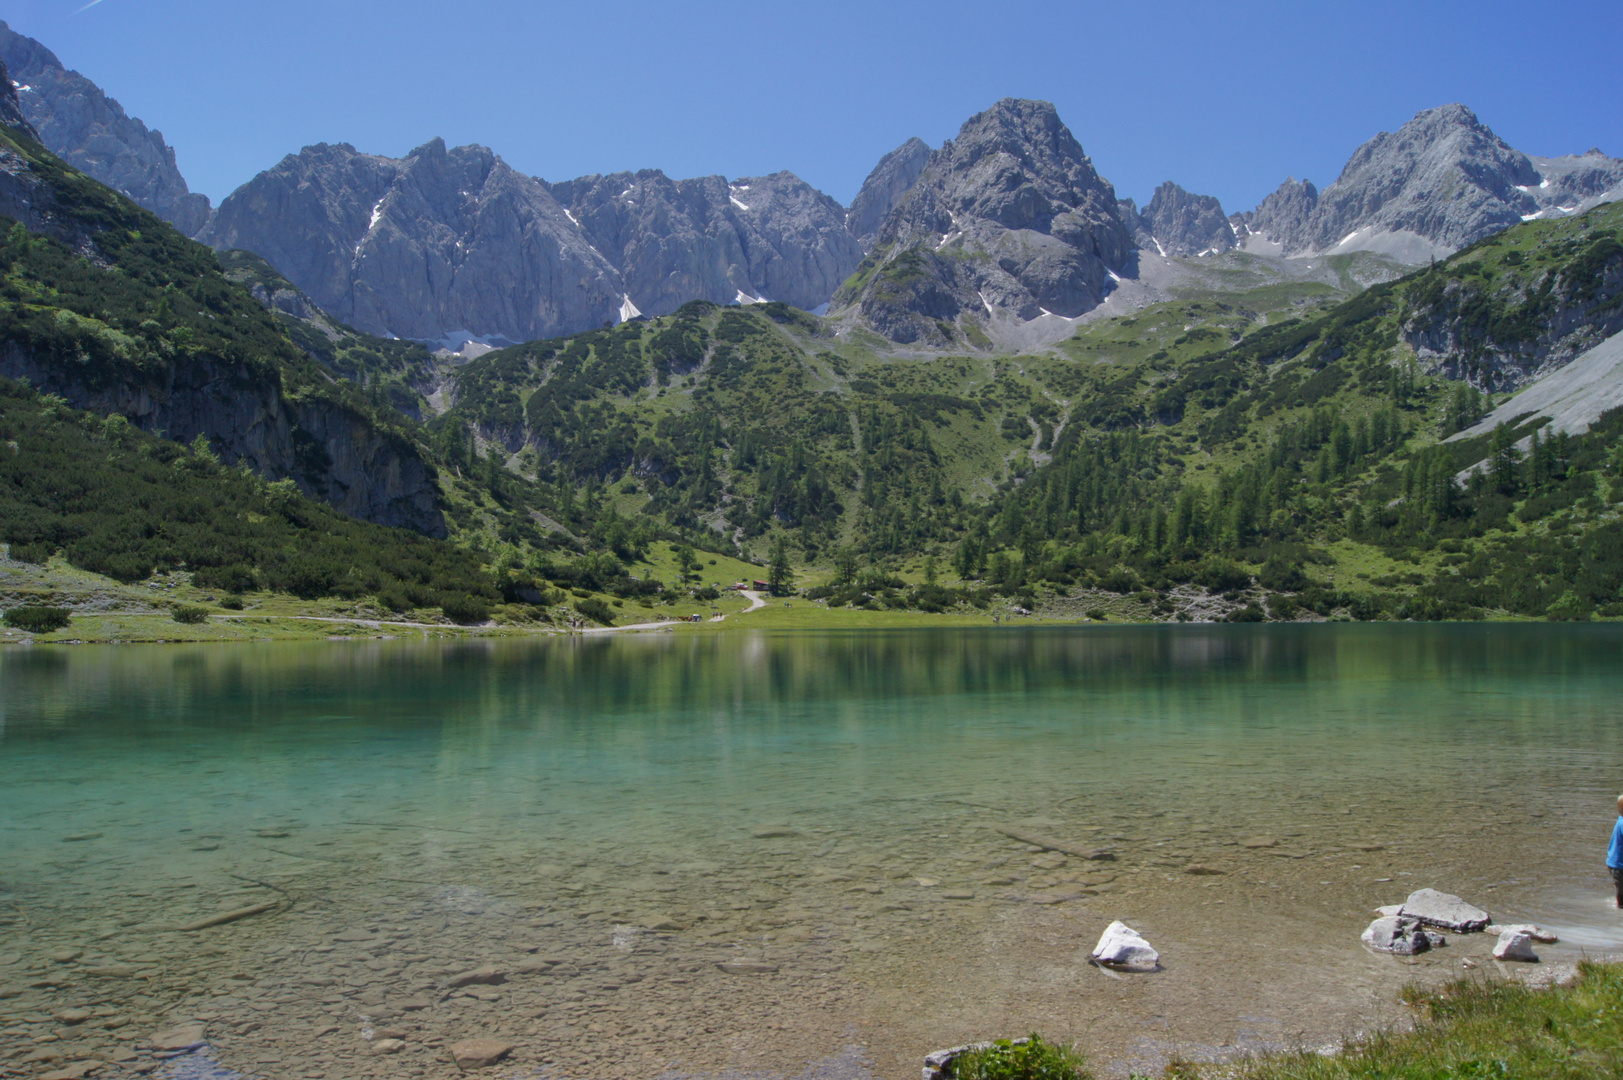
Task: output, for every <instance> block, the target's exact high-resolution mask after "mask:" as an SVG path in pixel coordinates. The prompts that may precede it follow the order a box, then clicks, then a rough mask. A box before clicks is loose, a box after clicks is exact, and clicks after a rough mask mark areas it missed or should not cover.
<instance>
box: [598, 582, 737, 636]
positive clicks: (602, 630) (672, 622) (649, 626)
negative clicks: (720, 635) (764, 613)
mask: <svg viewBox="0 0 1623 1080" xmlns="http://www.w3.org/2000/svg"><path fill="white" fill-rule="evenodd" d="M738 593H739V595H740V596H743V597H747V598H748V599H749V602H750V606H749V607H747V608H745V609H744V610H743V611H739V612H735V614H737V615H748V614H749V613H750V612H752V611H759V610H760V609H761V608H764V607H766V605H767V601H766V598H765V597H763V596H762V595H761V594H760V593H758V592H755V591H753V590H750V589H740V590H738ZM727 618H728V616H726V615H712V616H711V617H710V620H709V621H710V622H725V621H726V620H727ZM683 621H685V620H682V619H665V620H663V621H661V622H649V623H627V624H625V625H624V626H589V627H587V628H585V629H583V630H581V631H580V632H581V633H583V634H612V633H614V632H616V631H618V630H659V629H663V628H664V627H667V626H676V625H677V624H679V623H681V622H683Z"/></svg>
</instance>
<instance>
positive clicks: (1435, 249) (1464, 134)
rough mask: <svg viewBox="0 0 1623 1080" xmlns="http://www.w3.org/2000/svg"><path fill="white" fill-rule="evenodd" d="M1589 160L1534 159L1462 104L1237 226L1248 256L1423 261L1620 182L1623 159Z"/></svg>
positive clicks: (1576, 208) (1580, 202)
mask: <svg viewBox="0 0 1623 1080" xmlns="http://www.w3.org/2000/svg"><path fill="white" fill-rule="evenodd" d="M1586 157H1593V158H1594V159H1595V160H1586V159H1585V158H1548V159H1537V160H1535V159H1533V158H1530V157H1528V156H1527V155H1526V154H1524V153H1522V152H1521V151H1520V150H1517V149H1515V148H1514V147H1512V146H1510V145H1509V144H1508V143H1506V142H1505V141H1504V140H1503V139H1501V138H1500V137H1499V136H1498V135H1496V134H1494V132H1493V131H1492V130H1491V129H1490V128H1489V127H1488V126H1487V125H1486V124H1484V123H1482V121H1481V120H1479V119H1477V116H1476V114H1475V113H1473V112H1472V111H1471V110H1470V109H1467V108H1466V107H1465V106H1464V105H1443V106H1441V107H1439V108H1435V109H1426V110H1425V111H1423V112H1421V113H1419V114H1417V115H1416V116H1415V117H1414V119H1412V120H1410V121H1409V122H1408V123H1407V124H1404V125H1403V126H1402V127H1401V128H1399V129H1398V130H1397V131H1396V132H1385V131H1383V132H1381V133H1380V134H1379V135H1376V136H1375V137H1374V138H1373V139H1371V140H1369V141H1368V142H1366V143H1364V145H1362V146H1360V147H1359V148H1358V149H1357V150H1356V151H1354V152H1353V155H1352V157H1351V159H1350V160H1348V162H1347V165H1346V167H1345V168H1343V169H1342V170H1341V175H1340V176H1339V177H1337V178H1336V182H1335V183H1333V184H1331V185H1330V186H1329V187H1327V188H1325V189H1324V191H1323V192H1322V193H1320V192H1316V191H1315V190H1314V188H1313V186H1312V185H1311V184H1308V183H1306V182H1305V181H1304V182H1302V183H1300V184H1298V183H1297V182H1295V181H1291V180H1287V181H1286V182H1285V184H1284V185H1282V186H1281V187H1280V189H1279V191H1277V192H1275V193H1274V194H1273V195H1270V196H1269V197H1268V199H1266V200H1264V201H1263V204H1262V205H1261V206H1259V207H1258V208H1257V209H1256V210H1255V211H1254V212H1252V213H1251V214H1242V215H1237V225H1240V226H1244V231H1245V233H1246V234H1247V235H1246V247H1247V248H1248V249H1251V250H1261V251H1267V250H1277V251H1278V252H1280V253H1282V254H1284V255H1287V256H1294V255H1305V254H1322V253H1326V252H1337V251H1352V250H1373V251H1381V252H1385V253H1387V254H1390V255H1393V256H1395V257H1397V258H1399V259H1402V260H1404V261H1406V262H1412V263H1418V262H1424V261H1425V260H1426V259H1428V258H1431V257H1433V256H1442V255H1448V254H1451V253H1452V252H1455V251H1458V250H1459V249H1460V248H1462V247H1465V246H1466V245H1468V244H1472V243H1475V242H1476V241H1477V240H1480V239H1482V238H1483V237H1484V236H1488V235H1490V234H1492V233H1495V232H1498V231H1500V230H1501V229H1505V228H1508V227H1509V226H1511V225H1515V224H1517V223H1518V222H1521V221H1528V220H1532V219H1534V218H1539V217H1560V216H1564V215H1566V214H1571V213H1578V212H1580V211H1581V210H1584V209H1588V207H1589V206H1592V205H1594V204H1595V202H1598V201H1601V200H1600V198H1599V196H1600V195H1601V194H1602V193H1603V192H1605V191H1606V190H1607V189H1608V188H1615V187H1616V185H1618V184H1620V183H1623V162H1620V161H1615V160H1613V159H1611V158H1607V157H1605V156H1604V155H1601V154H1600V153H1599V152H1598V151H1595V152H1593V153H1592V155H1588V156H1586Z"/></svg>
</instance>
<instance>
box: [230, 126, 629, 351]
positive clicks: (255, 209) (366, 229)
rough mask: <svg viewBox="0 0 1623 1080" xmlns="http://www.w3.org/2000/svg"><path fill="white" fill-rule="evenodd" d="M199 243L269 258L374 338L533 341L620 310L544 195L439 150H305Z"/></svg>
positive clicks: (613, 286)
mask: <svg viewBox="0 0 1623 1080" xmlns="http://www.w3.org/2000/svg"><path fill="white" fill-rule="evenodd" d="M199 239H201V240H203V241H204V242H205V243H208V244H211V245H213V246H214V247H215V248H216V249H221V250H223V249H226V248H243V249H245V250H248V251H252V252H255V253H256V254H259V255H261V256H263V257H264V258H266V259H268V260H269V261H270V262H271V264H272V265H274V266H275V267H276V268H277V269H278V270H280V271H281V272H282V273H283V274H285V275H286V276H287V278H288V280H290V281H292V282H293V283H294V284H295V285H297V286H298V287H299V288H301V289H303V290H305V291H306V292H308V293H309V294H310V295H311V296H312V297H313V298H314V299H315V301H316V303H318V304H319V305H321V307H322V308H323V309H325V310H326V311H328V312H330V313H331V314H332V315H334V316H335V317H337V318H338V319H340V320H342V321H343V322H346V323H349V324H351V325H353V326H356V327H358V328H360V329H362V330H366V331H368V332H370V333H374V334H381V335H393V336H396V337H409V338H420V339H425V340H427V339H434V338H438V337H439V336H441V335H443V334H446V333H449V332H452V331H457V330H465V331H470V332H472V333H474V334H479V335H492V336H499V337H503V338H506V339H507V340H508V341H526V340H530V339H532V338H540V337H551V336H554V335H557V334H563V333H567V332H569V331H571V330H579V329H582V328H585V327H591V326H599V325H601V324H603V323H604V322H612V321H614V320H615V319H616V318H618V316H619V311H620V307H621V304H622V300H623V292H624V290H623V289H622V288H621V287H620V278H619V274H618V273H617V272H616V270H615V268H614V267H613V266H612V265H611V264H610V263H609V262H608V260H606V259H605V258H603V256H602V255H601V254H600V253H599V252H597V251H596V250H594V249H593V248H592V246H591V244H590V243H588V242H587V240H586V239H585V237H583V236H582V235H581V233H580V229H579V228H578V227H577V226H576V225H575V224H574V223H573V222H572V221H570V219H569V216H568V215H567V214H566V213H565V212H564V209H563V207H561V206H559V205H558V202H557V200H556V199H554V198H553V197H552V195H551V193H550V192H549V191H548V190H547V188H546V185H544V184H542V183H540V182H539V181H537V180H534V179H532V178H530V177H527V176H524V175H523V174H521V173H518V172H515V171H514V170H513V169H511V168H509V167H508V166H507V164H506V163H505V162H504V161H502V160H501V159H500V158H499V157H497V156H496V155H495V154H493V153H491V152H490V151H489V150H487V149H485V148H484V147H481V146H463V147H457V148H456V149H454V150H450V149H447V148H446V146H445V143H444V142H443V141H441V140H439V139H435V140H433V141H431V142H429V143H426V144H424V145H423V146H421V147H418V148H417V149H416V150H414V151H412V152H411V153H410V154H409V155H407V156H406V157H405V158H402V159H393V158H386V157H379V156H377V155H372V154H362V153H359V152H357V151H356V150H355V148H354V147H352V146H348V145H343V144H340V145H337V146H328V145H326V144H321V145H318V146H311V147H306V148H305V149H304V150H303V151H301V152H300V153H298V154H295V155H290V156H288V157H286V158H284V159H283V160H282V162H281V163H280V164H279V165H277V166H276V167H275V168H274V169H271V170H269V171H267V172H264V173H261V174H260V175H259V176H257V177H255V178H254V179H253V180H251V181H249V182H248V183H247V184H245V185H243V186H242V187H241V188H238V189H237V190H236V191H235V192H233V193H232V194H231V195H230V196H229V197H228V198H227V199H226V200H225V201H224V202H222V203H221V204H220V209H219V211H218V212H217V213H216V214H215V216H214V218H213V219H212V220H211V221H210V222H209V225H208V227H207V228H206V229H204V230H203V232H202V234H201V235H200V236H199Z"/></svg>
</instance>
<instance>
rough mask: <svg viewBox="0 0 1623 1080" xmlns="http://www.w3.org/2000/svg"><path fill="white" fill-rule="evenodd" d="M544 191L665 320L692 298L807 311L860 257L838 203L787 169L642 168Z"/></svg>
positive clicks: (644, 310) (630, 292)
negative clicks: (688, 171) (732, 175)
mask: <svg viewBox="0 0 1623 1080" xmlns="http://www.w3.org/2000/svg"><path fill="white" fill-rule="evenodd" d="M550 190H551V191H552V194H553V195H554V196H555V197H556V198H557V199H558V200H559V202H561V203H562V204H563V205H564V207H565V208H566V209H567V210H568V211H569V214H570V217H571V220H573V221H575V222H578V224H579V226H580V228H581V231H582V232H583V233H584V234H585V236H586V238H587V239H588V240H589V241H590V242H591V244H592V245H593V247H594V248H595V249H596V250H597V251H599V252H601V253H602V255H603V256H604V257H605V258H606V259H608V261H609V262H610V263H612V264H613V265H614V267H615V268H616V269H617V270H618V271H619V273H620V280H621V288H622V290H623V293H624V295H625V297H626V298H628V299H629V301H630V306H631V307H633V308H635V310H636V312H637V313H639V314H643V315H650V316H653V315H668V314H670V313H671V312H673V311H675V310H676V309H677V308H679V307H681V306H682V305H683V304H685V303H687V302H688V301H690V300H708V301H710V302H712V303H717V304H731V303H737V302H749V301H754V300H781V301H783V302H784V303H786V304H793V305H794V306H795V307H799V308H808V309H809V308H815V307H818V306H819V305H821V304H825V303H827V302H828V299H829V297H831V296H833V295H834V290H835V289H837V288H839V285H840V283H841V282H842V281H844V280H845V278H846V277H847V276H848V275H849V274H850V273H851V271H852V270H854V269H856V266H857V263H858V262H860V261H861V259H862V251H861V248H860V246H859V245H858V243H857V242H856V240H855V239H854V238H853V237H852V236H851V235H850V234H849V233H848V232H847V231H846V230H845V227H844V219H845V211H844V210H843V209H842V208H841V206H840V204H839V203H837V202H835V201H834V200H833V199H831V198H829V197H828V196H827V195H824V194H823V193H822V192H820V191H818V190H816V189H815V188H813V187H812V186H811V185H810V184H808V183H806V182H805V181H804V180H802V179H800V178H799V177H798V176H796V175H794V174H793V173H790V172H779V173H774V174H772V175H771V176H754V177H743V178H740V179H737V180H733V181H731V182H728V180H727V179H726V178H725V177H721V176H703V177H697V178H695V179H691V180H673V179H671V178H670V177H668V176H666V175H665V174H664V173H663V172H660V171H659V170H658V169H645V170H643V171H641V172H637V173H612V174H610V175H608V176H583V177H581V178H580V179H578V180H569V181H564V182H561V183H557V184H552V185H550ZM630 313H631V312H630V308H628V309H627V314H630Z"/></svg>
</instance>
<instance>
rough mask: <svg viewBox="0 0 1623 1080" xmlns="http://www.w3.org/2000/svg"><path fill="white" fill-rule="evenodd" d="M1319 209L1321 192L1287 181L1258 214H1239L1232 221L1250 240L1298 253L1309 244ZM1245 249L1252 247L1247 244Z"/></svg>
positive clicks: (1308, 184) (1307, 183)
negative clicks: (1256, 239)
mask: <svg viewBox="0 0 1623 1080" xmlns="http://www.w3.org/2000/svg"><path fill="white" fill-rule="evenodd" d="M1318 205H1319V189H1318V188H1316V187H1314V186H1313V182H1312V181H1311V180H1297V179H1296V178H1295V177H1286V178H1285V182H1284V183H1283V184H1280V185H1279V187H1278V189H1277V190H1275V191H1273V192H1272V193H1270V194H1269V195H1268V197H1267V198H1265V199H1263V200H1262V203H1261V204H1260V205H1258V207H1257V208H1256V209H1255V210H1250V211H1247V212H1245V213H1243V214H1236V215H1235V216H1234V217H1233V218H1231V219H1230V220H1231V221H1232V222H1233V223H1234V224H1235V226H1236V231H1237V232H1239V233H1240V235H1241V236H1242V237H1243V238H1246V239H1247V240H1249V237H1251V236H1255V237H1256V238H1258V239H1259V240H1261V241H1262V242H1263V243H1272V244H1276V245H1278V246H1279V247H1281V248H1282V249H1284V250H1287V251H1299V250H1301V249H1302V248H1303V247H1304V246H1305V245H1306V244H1307V243H1308V240H1307V237H1308V229H1309V226H1310V224H1311V222H1312V220H1313V211H1314V210H1316V209H1317V208H1318ZM1245 246H1247V247H1249V246H1251V244H1250V243H1249V242H1247V243H1246V245H1245Z"/></svg>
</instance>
